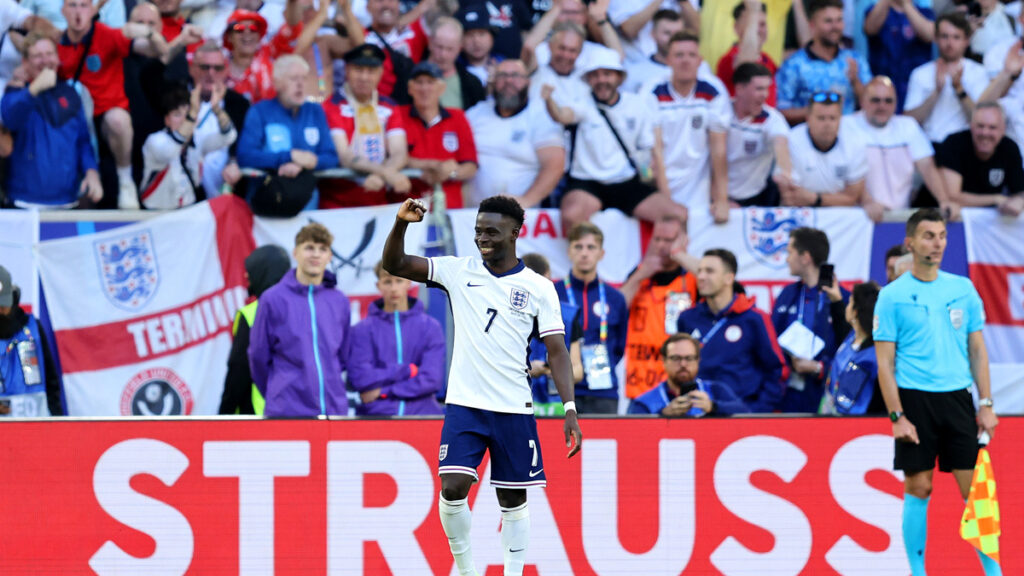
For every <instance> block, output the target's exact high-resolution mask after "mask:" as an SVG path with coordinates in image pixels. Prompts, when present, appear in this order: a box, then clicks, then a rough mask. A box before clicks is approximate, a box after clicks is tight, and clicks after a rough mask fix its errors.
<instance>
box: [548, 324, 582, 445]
mask: <svg viewBox="0 0 1024 576" xmlns="http://www.w3.org/2000/svg"><path fill="white" fill-rule="evenodd" d="M543 341H544V346H546V347H547V349H548V364H549V365H550V366H551V375H552V377H554V379H555V388H557V389H558V396H559V397H560V398H561V399H562V402H563V403H564V404H565V406H566V410H565V426H564V428H565V446H566V448H569V458H572V457H573V456H575V455H576V453H577V452H579V451H580V448H582V447H583V432H582V431H580V423H579V421H577V419H576V403H575V402H574V401H573V398H574V388H573V381H572V360H571V359H570V358H569V351H568V350H567V349H566V348H565V336H563V335H562V334H549V335H548V336H545V337H544V338H543Z"/></svg>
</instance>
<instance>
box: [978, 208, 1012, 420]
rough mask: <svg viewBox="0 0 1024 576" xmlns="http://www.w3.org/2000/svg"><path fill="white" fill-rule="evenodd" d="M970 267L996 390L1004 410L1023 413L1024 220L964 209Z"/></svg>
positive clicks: (990, 212)
mask: <svg viewBox="0 0 1024 576" xmlns="http://www.w3.org/2000/svg"><path fill="white" fill-rule="evenodd" d="M963 219H964V235H965V237H966V240H967V263H968V270H969V274H970V276H971V280H972V281H973V282H974V286H975V287H976V288H977V289H978V294H980V295H981V300H982V302H984V304H985V318H986V323H985V331H984V334H985V344H987V346H988V358H989V362H991V364H992V389H993V394H994V395H995V397H996V398H997V399H998V400H999V403H1000V406H1001V409H1002V410H1006V409H1007V406H1016V407H1017V408H1018V410H1021V411H1024V218H1010V217H1008V216H1003V215H1001V214H999V213H998V212H997V211H996V210H992V209H990V208H965V209H964V210H963Z"/></svg>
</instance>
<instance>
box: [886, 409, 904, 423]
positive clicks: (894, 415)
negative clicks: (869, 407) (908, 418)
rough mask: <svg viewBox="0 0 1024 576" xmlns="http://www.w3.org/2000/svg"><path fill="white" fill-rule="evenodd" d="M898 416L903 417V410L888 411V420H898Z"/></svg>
mask: <svg viewBox="0 0 1024 576" xmlns="http://www.w3.org/2000/svg"><path fill="white" fill-rule="evenodd" d="M900 418H903V412H898V411H896V410H893V411H892V412H889V420H892V421H893V422H898V421H899V419H900Z"/></svg>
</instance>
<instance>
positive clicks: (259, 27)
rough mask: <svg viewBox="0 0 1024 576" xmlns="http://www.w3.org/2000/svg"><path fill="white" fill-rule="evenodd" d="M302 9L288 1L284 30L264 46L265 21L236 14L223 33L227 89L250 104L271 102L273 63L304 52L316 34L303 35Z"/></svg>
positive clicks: (255, 15)
mask: <svg viewBox="0 0 1024 576" xmlns="http://www.w3.org/2000/svg"><path fill="white" fill-rule="evenodd" d="M300 17H301V8H300V6H299V3H298V2H297V1H296V0H289V2H288V6H287V7H286V8H285V20H286V21H287V22H286V23H285V25H284V26H282V27H281V29H280V30H279V31H278V32H277V34H276V35H275V36H274V38H273V39H272V40H271V41H270V42H269V43H264V42H263V38H264V36H266V34H267V21H266V19H264V18H263V16H260V15H259V14H258V13H256V12H251V11H249V10H235V11H234V12H232V13H231V16H230V17H229V18H228V26H227V28H226V29H225V30H224V37H223V38H224V47H225V48H227V49H228V50H229V51H230V52H231V63H230V64H229V66H228V88H231V89H232V90H234V91H235V92H238V93H239V94H241V95H243V96H245V97H246V98H248V99H249V101H250V102H252V103H253V104H255V103H257V102H260V101H261V100H268V99H270V98H273V97H274V96H275V95H276V93H275V92H274V78H273V73H274V60H276V59H277V58H278V57H279V56H282V55H284V54H291V53H292V52H299V53H301V52H303V51H305V50H306V49H308V48H309V46H310V45H312V43H313V40H314V39H315V38H316V30H310V32H309V33H308V34H306V35H302V34H301V33H302V28H303V27H302V25H301V23H300V22H299V18H300Z"/></svg>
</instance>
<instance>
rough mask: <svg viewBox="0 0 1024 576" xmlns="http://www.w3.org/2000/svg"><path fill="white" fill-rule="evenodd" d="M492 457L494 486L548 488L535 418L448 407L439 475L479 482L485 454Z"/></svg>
mask: <svg viewBox="0 0 1024 576" xmlns="http://www.w3.org/2000/svg"><path fill="white" fill-rule="evenodd" d="M485 450H486V451H488V452H489V453H490V455H491V486H494V487H495V488H530V487H533V486H540V487H543V486H547V479H546V478H545V477H544V460H543V458H542V457H541V454H540V439H539V438H537V420H536V419H535V418H534V417H533V414H507V413H504V412H491V411H490V410H480V409H478V408H469V407H466V406H459V405H457V404H449V405H448V407H447V413H446V414H445V417H444V428H443V429H442V430H441V450H440V451H439V454H438V466H437V473H438V474H467V475H469V476H472V477H473V480H474V481H478V480H479V479H480V477H479V475H478V474H477V470H476V469H477V467H478V466H480V462H481V461H483V457H484V451H485Z"/></svg>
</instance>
